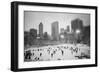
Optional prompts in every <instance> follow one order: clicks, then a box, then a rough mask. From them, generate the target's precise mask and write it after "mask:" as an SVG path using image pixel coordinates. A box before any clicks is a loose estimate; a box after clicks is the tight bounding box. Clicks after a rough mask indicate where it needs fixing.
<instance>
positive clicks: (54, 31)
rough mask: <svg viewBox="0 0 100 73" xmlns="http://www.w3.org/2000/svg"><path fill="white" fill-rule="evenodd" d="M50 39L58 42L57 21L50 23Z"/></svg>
mask: <svg viewBox="0 0 100 73" xmlns="http://www.w3.org/2000/svg"><path fill="white" fill-rule="evenodd" d="M51 31H52V37H53V40H55V41H58V40H59V25H58V21H55V22H53V23H52V28H51Z"/></svg>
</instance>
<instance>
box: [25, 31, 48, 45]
mask: <svg viewBox="0 0 100 73" xmlns="http://www.w3.org/2000/svg"><path fill="white" fill-rule="evenodd" d="M33 31H34V30H33ZM33 31H32V30H30V32H28V31H24V46H25V47H26V46H32V45H36V46H39V45H43V43H44V41H46V40H48V39H49V36H48V33H47V32H45V33H44V34H43V38H40V37H39V35H37V34H35V33H34V32H33ZM38 37H39V38H38Z"/></svg>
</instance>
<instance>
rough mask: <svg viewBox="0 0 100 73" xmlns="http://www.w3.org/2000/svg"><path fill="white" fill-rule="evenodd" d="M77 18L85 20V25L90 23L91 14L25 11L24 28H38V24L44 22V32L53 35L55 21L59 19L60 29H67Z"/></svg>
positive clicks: (27, 29)
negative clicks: (52, 29) (52, 26)
mask: <svg viewBox="0 0 100 73" xmlns="http://www.w3.org/2000/svg"><path fill="white" fill-rule="evenodd" d="M76 18H80V19H81V20H83V25H84V26H88V25H90V14H76V13H54V12H36V11H35V12H34V11H24V30H25V31H29V30H30V29H31V28H35V29H37V30H38V28H39V27H38V26H39V24H40V22H42V23H43V32H47V33H48V34H50V35H51V24H52V23H53V22H55V21H58V23H59V31H60V29H61V28H64V29H66V26H67V25H71V21H72V20H74V19H76Z"/></svg>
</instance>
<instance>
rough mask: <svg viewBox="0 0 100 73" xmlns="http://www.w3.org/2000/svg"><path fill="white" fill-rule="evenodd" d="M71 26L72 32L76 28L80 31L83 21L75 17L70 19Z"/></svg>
mask: <svg viewBox="0 0 100 73" xmlns="http://www.w3.org/2000/svg"><path fill="white" fill-rule="evenodd" d="M71 28H72V30H73V32H76V30H80V32H82V31H83V21H82V20H81V19H78V18H77V19H75V20H72V21H71Z"/></svg>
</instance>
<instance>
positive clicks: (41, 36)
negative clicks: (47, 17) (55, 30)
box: [39, 22, 43, 39]
mask: <svg viewBox="0 0 100 73" xmlns="http://www.w3.org/2000/svg"><path fill="white" fill-rule="evenodd" d="M39 37H40V38H41V39H43V24H42V22H41V23H40V24H39Z"/></svg>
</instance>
